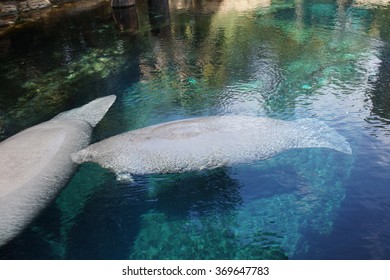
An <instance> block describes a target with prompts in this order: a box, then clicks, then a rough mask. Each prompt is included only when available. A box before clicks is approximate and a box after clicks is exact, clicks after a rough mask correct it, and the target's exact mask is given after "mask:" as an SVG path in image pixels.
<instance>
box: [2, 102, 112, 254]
mask: <svg viewBox="0 0 390 280" xmlns="http://www.w3.org/2000/svg"><path fill="white" fill-rule="evenodd" d="M115 98H116V97H115V96H114V95H111V96H107V97H103V98H99V99H96V100H94V101H92V102H90V103H88V104H86V105H84V106H82V107H80V108H77V109H73V110H70V111H67V112H64V113H61V114H59V115H57V116H56V117H54V118H53V119H51V120H49V121H47V122H44V123H41V124H38V125H36V126H33V127H31V128H28V129H26V130H24V131H22V132H20V133H18V134H16V135H14V136H12V137H10V138H8V139H6V140H4V141H3V142H1V143H0V246H2V245H4V244H5V243H6V242H8V241H9V240H11V239H12V238H14V237H15V236H16V235H17V234H19V233H20V232H21V231H22V230H23V229H24V228H25V227H26V226H27V225H28V224H29V223H30V222H31V221H32V220H33V219H34V218H35V217H36V216H37V215H38V214H39V212H40V211H41V210H42V209H43V208H44V207H45V206H46V205H47V204H48V203H49V202H50V201H51V200H52V199H53V198H54V197H55V196H56V195H57V193H58V192H59V191H60V190H61V188H62V187H64V186H65V185H66V183H67V182H68V180H69V179H70V178H71V176H72V175H73V173H74V172H75V170H76V167H77V164H75V162H73V161H72V159H71V157H70V155H71V154H72V153H75V152H77V151H79V150H81V149H83V148H85V147H86V146H88V144H89V143H90V139H91V133H92V128H93V127H94V126H95V125H96V124H97V123H98V122H99V121H100V120H101V119H102V118H103V116H104V115H105V114H106V112H107V110H108V109H109V108H110V107H111V105H112V103H113V102H114V101H115Z"/></svg>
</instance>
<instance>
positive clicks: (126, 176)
mask: <svg viewBox="0 0 390 280" xmlns="http://www.w3.org/2000/svg"><path fill="white" fill-rule="evenodd" d="M116 180H117V181H118V182H120V183H124V184H125V183H134V179H133V177H132V176H131V174H130V173H117V174H116Z"/></svg>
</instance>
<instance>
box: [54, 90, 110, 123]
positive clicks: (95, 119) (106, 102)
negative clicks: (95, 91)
mask: <svg viewBox="0 0 390 280" xmlns="http://www.w3.org/2000/svg"><path fill="white" fill-rule="evenodd" d="M115 99H116V96H115V95H109V96H105V97H101V98H98V99H95V100H93V101H91V102H89V103H88V104H86V105H84V106H82V107H79V108H76V109H73V110H69V111H66V112H63V113H61V114H59V115H57V116H55V117H54V118H53V119H57V120H60V119H77V120H83V121H86V122H87V123H89V124H90V125H91V126H92V127H95V126H96V125H97V124H98V123H99V122H100V120H101V119H102V118H103V117H104V115H105V114H106V113H107V111H108V109H109V108H110V107H111V105H112V104H113V103H114V101H115Z"/></svg>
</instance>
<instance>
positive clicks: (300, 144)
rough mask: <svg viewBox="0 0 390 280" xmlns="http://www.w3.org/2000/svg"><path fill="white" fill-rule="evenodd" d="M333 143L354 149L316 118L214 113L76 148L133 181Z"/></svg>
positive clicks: (85, 158)
mask: <svg viewBox="0 0 390 280" xmlns="http://www.w3.org/2000/svg"><path fill="white" fill-rule="evenodd" d="M315 147H316V148H317V147H321V148H329V149H334V150H337V151H339V152H342V153H346V154H351V147H350V145H349V144H348V142H347V141H346V140H345V138H344V137H343V136H341V135H340V134H339V133H337V132H336V131H335V130H334V129H332V128H331V127H329V126H327V125H326V124H325V123H323V122H320V121H317V120H314V119H300V120H295V121H282V120H277V119H270V118H261V117H249V116H236V115H231V116H211V117H200V118H193V119H185V120H179V121H172V122H167V123H162V124H157V125H153V126H149V127H145V128H140V129H137V130H133V131H129V132H126V133H122V134H120V135H117V136H113V137H111V138H107V139H105V140H103V141H101V142H98V143H95V144H93V145H90V146H88V147H87V148H85V149H83V150H81V151H79V152H77V153H75V154H72V159H73V160H74V161H75V162H77V163H83V162H95V163H98V164H99V165H101V166H102V167H104V168H107V169H109V170H111V171H113V172H114V173H116V175H117V179H119V180H123V181H131V180H132V177H131V174H139V175H143V174H152V173H179V172H186V171H197V170H203V169H212V168H217V167H221V166H226V165H232V164H237V163H249V162H253V161H258V160H264V159H267V158H270V157H272V156H274V155H276V154H279V153H281V152H283V151H285V150H288V149H296V148H315Z"/></svg>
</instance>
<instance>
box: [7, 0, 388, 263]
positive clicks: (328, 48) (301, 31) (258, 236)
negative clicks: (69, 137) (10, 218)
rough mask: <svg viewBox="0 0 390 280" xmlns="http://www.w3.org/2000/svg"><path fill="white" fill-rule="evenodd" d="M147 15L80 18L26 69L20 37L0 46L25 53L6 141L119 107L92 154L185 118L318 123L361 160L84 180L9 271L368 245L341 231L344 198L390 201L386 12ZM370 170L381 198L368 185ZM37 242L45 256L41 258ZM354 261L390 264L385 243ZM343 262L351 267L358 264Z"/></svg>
mask: <svg viewBox="0 0 390 280" xmlns="http://www.w3.org/2000/svg"><path fill="white" fill-rule="evenodd" d="M149 2H150V3H149V5H150V6H148V4H147V1H139V3H137V5H136V7H133V8H132V9H133V10H131V11H130V10H129V11H127V12H126V13H127V14H128V15H131V16H130V18H128V21H127V22H124V23H120V22H119V21H118V20H119V19H120V17H119V16H118V15H112V14H111V12H110V11H111V10H110V9H107V7H105V8H104V12H103V11H102V12H98V11H94V12H91V16H90V17H91V18H86V20H85V22H84V21H83V20H81V19H79V18H78V17H75V18H74V21H75V22H74V23H71V24H69V26H67V27H61V28H64V34H65V37H61V36H60V35H57V36H55V35H50V36H54V37H49V38H50V39H52V41H53V42H54V43H51V44H50V45H49V46H48V47H46V48H44V47H43V46H41V45H40V44H38V45H37V46H36V48H32V50H31V51H29V52H28V53H27V55H26V56H23V55H21V54H20V52H21V51H20V50H19V51H18V50H17V47H19V48H21V47H20V45H22V44H23V40H22V39H21V36H22V35H25V33H20V34H18V33H15V34H14V33H11V35H9V37H6V38H5V39H3V38H2V37H0V43H1V42H2V40H8V38H10V39H9V40H13V42H14V44H15V46H16V47H15V48H16V49H15V50H13V49H11V48H10V49H9V50H7V55H0V62H1V63H0V70H1V73H2V74H1V75H0V83H1V85H2V87H1V88H0V139H1V140H3V139H6V138H7V137H9V136H10V135H12V134H14V133H16V132H18V131H20V130H22V129H24V128H26V127H29V126H31V125H34V124H36V123H39V122H41V121H44V120H46V119H48V118H49V117H52V116H54V115H56V114H57V113H59V112H61V111H62V110H65V109H69V108H71V107H75V105H80V104H83V103H85V102H86V101H89V100H90V99H92V98H94V97H97V96H103V95H108V94H116V95H117V96H118V99H117V101H116V103H115V104H114V105H113V107H112V108H111V109H110V111H109V112H108V113H107V115H106V117H105V118H104V119H103V120H102V122H101V123H100V124H99V125H98V126H97V128H96V129H95V131H94V142H95V141H100V140H102V139H104V138H106V137H109V136H113V135H116V134H119V133H122V132H125V131H128V130H132V129H137V128H141V127H144V126H148V125H152V124H157V123H161V122H166V121H172V120H178V119H184V118H189V117H200V116H211V115H227V114H234V115H248V116H265V117H272V118H278V119H283V120H295V119H301V118H306V117H310V118H316V119H319V120H321V121H324V122H325V123H326V124H328V125H329V126H331V127H332V128H334V129H336V130H337V131H338V132H339V133H340V134H341V135H343V136H344V137H345V138H346V139H347V140H348V141H349V142H350V144H351V146H352V151H353V154H352V156H348V155H344V154H340V153H337V152H335V151H330V150H328V149H305V150H300V151H297V150H293V151H288V152H286V153H283V154H280V155H278V156H276V157H273V158H271V159H269V160H266V161H262V162H255V163H252V164H239V165H234V166H230V167H223V168H218V169H215V170H206V171H201V172H187V173H183V174H164V175H158V174H155V175H150V176H134V179H135V182H134V183H128V184H123V183H119V182H116V181H115V176H114V174H111V173H109V172H108V171H106V170H104V169H102V168H100V167H98V166H96V165H93V164H86V165H81V167H80V168H79V170H78V172H77V173H76V174H75V176H74V177H73V178H72V180H71V181H70V182H69V184H68V186H67V187H66V188H65V189H64V191H63V192H62V193H61V194H60V196H59V197H58V198H57V200H56V201H55V202H54V203H53V204H52V205H51V206H50V207H49V208H48V209H47V210H46V211H45V212H44V213H42V215H41V216H40V217H39V218H38V219H37V220H36V221H35V222H34V223H33V224H32V225H31V226H30V227H29V228H28V229H26V231H25V232H24V233H23V234H22V235H21V236H20V237H18V238H17V239H16V240H14V241H12V242H11V243H10V244H8V245H6V246H5V247H4V248H1V249H0V258H58V259H63V258H66V259H84V258H92V259H95V258H98V259H99V258H102V259H107V258H109V259H128V258H130V259H285V258H316V257H319V258H321V257H322V256H323V255H322V253H323V254H324V256H327V257H329V255H330V256H332V252H331V253H329V254H328V255H326V253H327V250H328V247H329V246H328V247H326V246H327V245H321V242H322V241H323V240H330V241H328V242H331V241H332V240H333V239H335V240H337V238H338V237H335V236H334V234H335V232H336V233H338V234H339V235H340V236H344V235H348V234H349V233H350V232H357V231H356V230H355V228H354V226H355V225H352V224H351V225H348V226H350V228H348V230H345V231H343V229H344V228H343V227H342V226H340V225H338V224H340V223H342V221H344V219H346V220H348V217H347V215H348V213H347V214H345V212H348V211H349V209H347V210H346V209H345V208H343V204H344V205H347V206H345V207H348V205H349V203H351V202H350V200H348V197H349V196H352V197H354V195H355V197H357V199H361V200H363V199H364V194H365V189H364V188H365V187H367V186H370V187H373V188H378V189H380V190H381V191H383V189H385V187H384V185H385V183H384V182H386V181H387V180H388V179H389V177H388V175H387V172H385V171H384V170H387V169H388V167H389V164H390V162H389V160H388V157H386V155H389V154H390V152H389V148H388V144H389V141H388V136H389V135H390V129H389V123H390V109H389V108H390V106H389V104H390V103H389V100H390V99H389V90H388V86H389V85H390V83H389V82H390V79H389V76H388V73H389V72H388V71H389V69H390V47H389V43H390V33H389V31H388V30H387V27H388V24H389V20H388V18H390V16H389V12H390V10H389V6H388V5H387V4H388V3H387V1H363V0H361V1H360V0H359V1H354V2H353V3H352V4H351V3H349V2H346V1H320V2H318V1H314V0H313V1H292V0H286V1H282V0H277V1H268V0H264V1H228V0H225V1H180V0H177V1H174V0H171V1H162V2H161V3H160V4H158V5H157V4H156V3H155V5H154V4H153V3H154V1H149ZM100 9H102V10H103V8H100ZM80 17H82V16H80ZM37 24H41V23H39V22H38V23H37ZM56 28H59V27H56ZM34 32H37V34H38V35H37V36H41V37H40V38H41V39H48V37H47V36H49V35H48V34H44V33H39V32H38V31H37V30H35V31H34ZM49 33H50V34H51V32H49ZM75 33H77V36H76V35H75ZM54 34H55V32H54ZM60 37H61V38H62V39H61V38H60ZM18 40H20V42H19V41H18ZM18 42H19V43H18ZM3 45H4V46H5V44H0V46H3ZM58 45H60V46H61V47H60V48H59V47H58ZM42 48H43V49H44V50H45V53H46V54H45V55H42V54H40V52H41V51H42ZM48 57H49V58H51V59H52V60H53V61H54V63H53V64H51V65H48V64H47V62H45V61H46V59H47V58H48ZM17 65H24V66H23V67H22V69H23V70H21V68H20V67H19V66H17ZM3 85H4V86H3ZM366 165H367V166H366ZM378 166H379V167H378ZM366 169H367V170H369V171H370V172H372V173H370V174H372V175H370V176H373V178H372V181H373V183H372V184H369V183H359V180H360V179H359V176H361V175H359V174H358V173H359V172H360V173H362V170H366ZM354 176H356V178H355V177H354ZM375 180H377V181H375ZM355 192H356V193H357V194H356V193H355ZM383 193H385V194H386V195H389V196H390V194H388V193H386V191H383ZM374 197H375V198H377V197H376V196H374ZM357 203H359V202H357ZM360 205H365V204H364V203H363V202H362V203H360ZM382 205H385V206H383V208H381V209H380V213H379V214H378V215H377V217H378V220H377V224H378V227H375V230H372V232H371V231H370V232H368V233H364V234H367V236H373V235H375V234H377V232H379V234H381V233H384V232H386V226H379V225H380V224H384V225H385V224H386V223H384V222H383V221H384V220H386V219H385V209H386V207H388V206H389V204H388V202H383V204H382ZM355 207H356V206H355ZM343 211H344V212H343ZM360 211H362V213H364V209H360ZM343 213H344V215H345V216H343ZM381 219H382V220H381ZM337 225H338V226H337ZM362 227H363V226H362ZM340 228H341V229H340ZM360 229H361V228H360ZM373 232H376V233H375V234H374V233H373ZM343 234H344V235H343ZM356 234H359V233H356ZM332 238H333V239H332ZM359 238H361V239H364V238H365V237H360V236H359ZM359 238H356V239H358V240H360V239H359ZM30 240H35V241H36V242H37V244H38V245H37V246H42V247H43V248H46V250H45V251H44V252H42V253H37V252H36V247H35V245H33V244H31V242H30ZM367 240H372V238H371V239H369V238H368V239H367ZM339 241H340V240H339ZM324 242H325V241H324ZM339 243H340V245H339V244H337V245H334V248H336V249H338V248H339V246H340V247H341V248H342V242H339ZM324 244H326V242H325V243H324ZM364 244H365V243H364ZM316 246H317V247H316ZM353 246H356V244H352V245H351V247H353ZM358 246H361V247H364V246H365V247H364V248H365V249H364V250H369V253H365V254H362V256H363V257H367V256H368V255H369V256H375V257H377V258H386V257H389V256H390V254H389V253H388V252H389V251H388V250H389V249H390V245H389V244H387V243H386V242H379V243H375V242H374V241H372V242H371V243H369V245H364V246H363V245H361V244H359V245H358ZM379 246H382V247H384V248H385V249H384V251H380V250H379V249H378V248H379ZM359 248H360V247H359ZM367 248H369V249H367ZM336 249H335V250H336ZM362 250H363V249H362ZM386 250H387V251H386ZM316 251H317V252H316ZM340 251H341V252H344V251H348V250H343V249H339V250H338V251H337V252H340ZM352 251H353V250H352ZM36 254H38V255H36ZM39 254H40V255H39ZM345 254H346V255H345V256H340V257H341V258H354V257H353V255H352V253H351V255H348V253H345ZM359 256H360V255H359ZM359 256H356V258H359ZM334 257H337V256H334Z"/></svg>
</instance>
